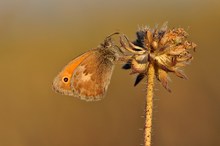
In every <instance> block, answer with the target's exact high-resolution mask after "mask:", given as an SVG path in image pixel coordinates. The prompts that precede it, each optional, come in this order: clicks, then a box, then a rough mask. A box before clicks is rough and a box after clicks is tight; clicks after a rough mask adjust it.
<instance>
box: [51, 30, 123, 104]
mask: <svg viewBox="0 0 220 146" xmlns="http://www.w3.org/2000/svg"><path fill="white" fill-rule="evenodd" d="M115 34H119V33H118V32H116V33H113V34H111V35H110V36H108V37H106V38H105V40H104V43H102V44H100V45H99V46H98V47H97V48H94V49H91V50H89V51H88V52H86V53H84V54H82V55H80V56H78V57H77V58H75V59H73V60H72V61H71V62H70V63H68V64H67V65H66V66H65V67H64V68H63V69H62V71H61V72H60V73H59V74H58V75H57V76H56V77H55V79H54V81H53V89H54V91H55V92H58V93H61V94H64V95H69V96H76V97H79V98H80V99H82V100H86V101H97V100H100V99H102V98H103V97H104V95H105V93H106V90H107V88H108V85H109V83H110V79H111V76H112V71H113V69H114V65H115V62H116V61H117V60H118V59H119V57H120V53H119V52H121V50H120V48H119V47H118V46H117V45H115V44H114V42H113V41H112V38H111V36H112V35H115Z"/></svg>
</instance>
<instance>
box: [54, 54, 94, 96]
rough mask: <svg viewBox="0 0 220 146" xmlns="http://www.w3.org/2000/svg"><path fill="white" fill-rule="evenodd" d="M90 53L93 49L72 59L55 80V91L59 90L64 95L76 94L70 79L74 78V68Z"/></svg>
mask: <svg viewBox="0 0 220 146" xmlns="http://www.w3.org/2000/svg"><path fill="white" fill-rule="evenodd" d="M90 54H91V51H88V52H86V53H84V54H82V55H80V56H78V57H77V58H75V59H74V60H72V61H71V62H70V63H68V64H67V65H66V66H65V67H64V68H63V69H62V71H61V72H60V73H59V74H58V75H57V76H56V77H55V79H54V80H53V85H52V87H53V90H54V91H55V92H58V93H61V94H64V95H69V96H74V92H73V90H72V89H71V86H70V84H71V83H70V79H71V78H72V75H73V72H74V70H75V69H76V68H77V67H78V66H79V64H80V63H81V62H82V61H83V60H84V59H85V58H86V57H87V56H89V55H90Z"/></svg>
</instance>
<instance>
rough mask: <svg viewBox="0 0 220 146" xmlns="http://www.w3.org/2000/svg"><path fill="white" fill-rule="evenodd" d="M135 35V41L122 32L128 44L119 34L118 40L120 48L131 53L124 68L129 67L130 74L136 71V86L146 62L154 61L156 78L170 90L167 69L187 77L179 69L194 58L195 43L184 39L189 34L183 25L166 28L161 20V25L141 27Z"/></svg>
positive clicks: (142, 76)
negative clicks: (181, 26) (192, 52)
mask: <svg viewBox="0 0 220 146" xmlns="http://www.w3.org/2000/svg"><path fill="white" fill-rule="evenodd" d="M136 34H137V39H136V41H134V42H131V41H129V39H128V38H127V37H126V36H125V35H124V38H125V39H126V41H127V43H128V44H126V43H125V42H124V39H123V38H122V37H121V39H120V42H121V45H122V47H123V48H124V49H126V50H128V51H129V52H131V53H132V54H133V55H132V56H131V57H130V58H129V59H128V61H127V63H126V64H125V65H124V66H123V68H124V69H131V74H138V75H137V78H136V81H135V85H137V84H138V83H139V82H140V81H141V80H142V79H143V78H144V77H145V76H146V71H147V68H148V65H149V63H151V64H153V66H154V69H155V72H156V77H157V79H158V80H159V81H160V82H161V84H162V85H163V86H164V87H165V88H166V89H167V90H168V91H171V90H170V89H169V87H168V72H172V73H174V74H176V75H177V76H178V77H180V78H183V79H187V77H186V75H184V73H183V72H182V71H181V70H180V68H181V67H184V66H185V65H187V64H189V63H190V61H191V60H192V59H193V57H192V55H191V54H190V50H192V49H193V50H194V51H195V47H196V44H195V43H193V42H190V41H188V40H187V36H188V33H187V32H186V31H185V30H184V29H183V28H173V29H168V27H167V23H164V24H163V25H162V27H161V28H158V27H155V28H153V29H151V28H149V27H144V28H141V29H139V30H138V31H137V33H136Z"/></svg>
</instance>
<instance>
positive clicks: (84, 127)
mask: <svg viewBox="0 0 220 146" xmlns="http://www.w3.org/2000/svg"><path fill="white" fill-rule="evenodd" d="M165 21H168V22H169V26H170V27H174V26H177V27H178V26H181V27H184V28H185V29H186V30H188V32H189V34H190V40H192V41H194V42H195V43H197V44H198V49H197V52H196V53H194V57H195V60H193V62H192V63H191V64H190V65H189V66H187V67H186V68H185V73H186V74H187V75H188V77H189V80H187V81H186V80H181V79H179V78H177V77H175V76H173V75H171V78H172V82H171V83H170V86H171V89H172V91H173V92H172V94H170V93H168V92H167V91H165V89H163V88H162V87H161V85H160V84H159V83H158V82H157V83H156V88H157V90H156V91H155V108H154V110H155V112H154V130H153V133H154V134H153V145H154V146H219V145H220V89H219V85H220V78H219V74H220V67H219V63H220V62H219V59H220V48H219V43H220V39H219V34H220V1H218V0H204V1H199V0H184V1H180V0H176V1H174V0H170V1H168V0H167V1H163V0H152V1H150V0H118V1H117V0H108V1H104V0H78V1H76V0H72V1H68V0H64V1H61V0H60V1H59V0H14V1H12V0H0V69H1V70H0V71H1V76H0V89H1V93H0V145H1V146H138V145H139V144H141V143H143V131H141V130H140V129H142V128H143V125H144V119H143V118H141V116H142V115H143V113H144V105H145V103H144V102H145V99H144V95H145V92H144V91H145V84H144V83H142V84H140V85H139V86H138V87H135V88H134V87H133V83H134V79H135V78H134V77H133V76H130V75H129V72H127V71H124V70H121V69H120V66H121V65H117V67H116V69H115V71H114V74H113V77H112V81H111V84H110V87H109V90H108V92H107V97H106V98H105V99H104V100H102V101H100V102H89V103H88V102H84V101H81V100H79V99H77V98H74V97H68V96H63V95H59V94H56V93H54V92H53V91H52V90H51V82H52V80H53V78H54V77H55V76H56V74H57V73H58V72H59V71H60V69H61V68H62V67H63V66H64V65H65V64H66V63H68V61H70V60H71V59H73V58H74V57H76V56H78V55H79V54H81V53H83V52H85V51H87V50H88V49H90V48H92V47H96V46H97V45H98V44H99V43H100V42H102V41H103V39H104V37H105V36H107V35H108V34H110V33H112V32H114V31H117V30H120V31H122V32H124V33H126V34H127V35H128V36H129V37H130V38H131V39H134V38H135V33H134V32H135V31H136V29H137V27H138V25H146V24H147V25H150V26H154V25H155V24H162V23H163V22H165Z"/></svg>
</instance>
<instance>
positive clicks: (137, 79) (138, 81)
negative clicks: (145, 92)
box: [134, 73, 145, 86]
mask: <svg viewBox="0 0 220 146" xmlns="http://www.w3.org/2000/svg"><path fill="white" fill-rule="evenodd" d="M144 77H145V74H144V73H140V74H138V76H137V77H136V80H135V83H134V86H136V85H137V84H139V83H140V81H141V80H143V79H144Z"/></svg>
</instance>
